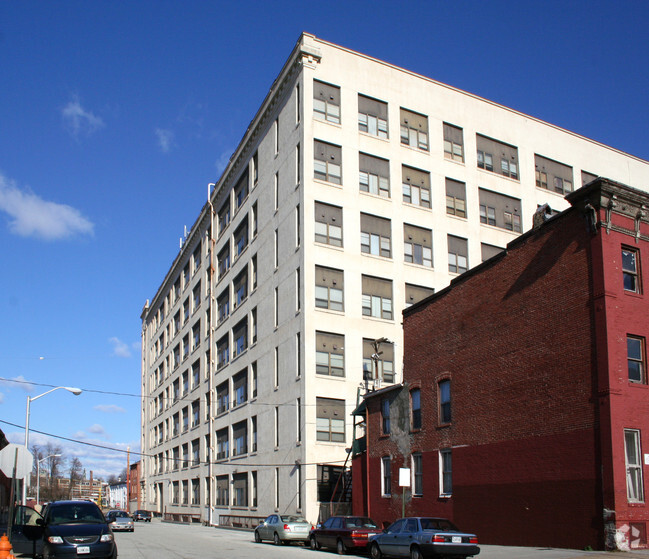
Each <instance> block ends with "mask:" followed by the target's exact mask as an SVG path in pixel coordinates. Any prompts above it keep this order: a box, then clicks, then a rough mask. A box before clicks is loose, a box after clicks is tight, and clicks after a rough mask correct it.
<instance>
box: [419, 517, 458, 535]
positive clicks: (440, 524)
mask: <svg viewBox="0 0 649 559" xmlns="http://www.w3.org/2000/svg"><path fill="white" fill-rule="evenodd" d="M421 529H422V530H444V531H454V532H457V528H456V527H455V526H454V525H453V523H452V522H451V521H450V520H446V519H445V518H422V519H421Z"/></svg>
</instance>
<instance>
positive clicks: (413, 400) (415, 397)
mask: <svg viewBox="0 0 649 559" xmlns="http://www.w3.org/2000/svg"><path fill="white" fill-rule="evenodd" d="M410 420H411V427H412V430H413V431H416V430H417V429H421V390H420V389H419V388H413V389H412V390H411V391H410Z"/></svg>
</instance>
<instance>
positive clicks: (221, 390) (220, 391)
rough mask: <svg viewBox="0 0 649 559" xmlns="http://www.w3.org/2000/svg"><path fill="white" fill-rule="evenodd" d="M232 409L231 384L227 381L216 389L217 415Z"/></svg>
mask: <svg viewBox="0 0 649 559" xmlns="http://www.w3.org/2000/svg"><path fill="white" fill-rule="evenodd" d="M229 409H230V384H229V383H228V381H227V380H226V381H225V382H222V383H221V384H219V385H218V386H217V387H216V413H217V414H221V413H224V412H226V411H228V410H229Z"/></svg>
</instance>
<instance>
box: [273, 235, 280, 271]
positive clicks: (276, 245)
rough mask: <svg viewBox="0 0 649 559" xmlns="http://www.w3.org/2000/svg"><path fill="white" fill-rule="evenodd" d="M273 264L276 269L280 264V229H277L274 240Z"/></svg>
mask: <svg viewBox="0 0 649 559" xmlns="http://www.w3.org/2000/svg"><path fill="white" fill-rule="evenodd" d="M273 266H274V267H275V269H276V270H277V267H278V266H279V229H275V236H274V240H273Z"/></svg>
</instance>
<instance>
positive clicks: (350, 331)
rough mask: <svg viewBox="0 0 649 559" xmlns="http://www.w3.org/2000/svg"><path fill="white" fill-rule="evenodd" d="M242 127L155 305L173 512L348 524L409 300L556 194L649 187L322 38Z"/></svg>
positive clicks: (564, 143) (632, 163)
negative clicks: (364, 447) (366, 424)
mask: <svg viewBox="0 0 649 559" xmlns="http://www.w3.org/2000/svg"><path fill="white" fill-rule="evenodd" d="M242 132H243V136H242V139H241V142H240V144H239V145H238V146H237V148H236V150H235V151H234V153H233V154H232V156H231V158H230V160H229V163H228V165H227V167H226V168H225V170H224V172H223V174H222V175H221V177H220V178H219V179H218V181H217V182H216V184H215V185H214V184H212V185H209V187H208V185H190V187H191V188H200V189H201V190H205V191H207V190H208V188H209V194H208V195H207V192H206V203H205V204H204V205H203V207H202V208H197V213H198V215H197V219H196V221H195V223H194V224H193V226H192V227H191V228H190V230H189V232H188V233H187V234H186V235H183V236H182V238H181V248H180V250H179V251H178V254H177V255H176V256H175V258H174V260H173V262H171V263H170V266H169V268H168V271H167V272H166V273H165V275H164V276H163V277H161V278H160V287H159V288H158V289H157V291H156V293H155V294H153V297H152V298H151V300H150V301H147V302H146V304H145V305H144V307H143V310H142V313H141V319H142V379H141V381H142V385H141V386H142V408H141V411H142V444H141V449H142V452H143V458H142V470H141V476H142V480H143V486H144V491H143V494H142V508H146V509H149V510H151V511H155V512H159V513H161V514H164V515H166V516H167V517H168V518H170V519H181V518H192V519H193V520H203V521H206V522H211V523H219V524H228V523H231V522H233V521H234V519H236V521H237V522H242V518H246V517H247V520H246V522H248V523H254V522H256V519H257V517H259V516H266V515H268V514H270V513H271V512H274V511H281V512H288V513H300V514H302V515H304V516H306V517H307V518H308V519H309V520H311V521H312V522H315V521H317V520H318V518H323V517H326V516H328V515H329V514H330V513H331V510H332V506H333V505H331V503H332V502H333V503H338V501H339V500H340V499H343V500H344V499H345V495H347V494H348V488H349V484H348V482H349V476H342V475H341V474H343V472H344V470H345V469H348V463H347V466H345V464H346V459H347V457H348V452H347V449H348V448H349V447H350V446H351V444H352V439H353V435H352V430H353V426H352V419H351V415H350V412H351V411H352V410H353V409H354V408H355V407H356V404H357V396H358V390H359V385H361V384H363V383H364V382H365V381H367V382H369V383H371V384H372V385H373V386H376V387H379V386H389V385H391V384H393V383H395V382H396V383H400V382H402V380H403V374H402V366H401V365H402V362H403V354H404V353H403V349H404V342H403V334H402V327H401V312H402V311H403V309H405V308H406V307H408V306H409V305H411V304H413V303H416V302H417V301H419V300H421V299H422V298H424V297H426V296H427V295H430V294H431V293H433V292H434V291H435V290H439V289H442V288H444V287H446V286H447V285H448V283H449V282H450V280H451V279H453V278H454V277H456V276H457V275H459V274H460V273H462V272H464V271H466V270H467V269H470V268H473V267H475V266H476V265H478V264H480V262H482V261H483V260H486V259H488V258H490V257H491V256H493V255H494V254H496V253H498V252H499V251H501V250H502V249H503V248H504V247H505V246H506V245H507V244H508V243H510V242H511V241H512V240H514V239H515V238H516V237H517V236H518V235H520V234H521V233H522V232H524V231H527V230H529V229H530V228H531V226H532V222H531V216H532V214H533V213H534V211H535V210H536V208H537V206H539V205H542V204H545V203H548V204H549V205H550V206H551V207H552V208H553V209H556V210H562V209H564V208H566V207H567V203H566V201H565V200H564V195H565V194H566V193H569V192H571V191H572V190H573V189H575V188H578V187H580V186H581V185H582V184H583V183H586V182H589V181H591V180H592V179H594V178H595V177H597V176H599V175H604V176H608V177H611V178H612V179H615V180H619V181H623V182H626V183H629V184H636V185H639V186H640V187H641V188H644V187H646V186H647V185H648V184H649V164H648V163H647V162H646V161H643V160H641V159H638V158H637V157H633V156H630V155H628V154H625V153H622V152H620V151H619V150H616V149H614V148H610V147H607V146H605V145H602V144H600V143H598V142H595V141H593V140H589V139H587V138H584V137H582V136H579V135H577V134H574V133H572V132H569V131H567V130H563V129H561V128H559V127H557V126H555V125H553V124H548V123H546V122H542V121H540V120H538V119H536V118H533V117H531V116H528V115H524V114H521V113H520V112H517V111H515V110H512V109H509V108H506V107H503V106H501V105H498V104H496V103H494V102H492V101H488V100H486V99H481V98H479V97H477V96H475V95H472V94H469V93H466V92H463V91H460V90H458V89H456V88H453V87H450V86H448V85H444V84H441V83H439V82H436V81H434V80H432V79H430V78H426V77H423V76H420V75H417V74H414V73H413V72H410V71H408V70H404V69H402V68H397V67H395V66H393V65H391V64H388V63H386V62H383V61H380V60H376V59H373V58H371V57H369V56H366V55H363V54H359V53H357V52H353V51H350V50H348V49H346V48H343V47H340V46H338V45H334V44H331V43H328V42H326V41H323V40H321V39H318V38H317V37H314V36H313V35H310V34H307V33H304V34H302V35H301V36H300V38H299V40H298V42H297V44H296V45H295V48H294V49H293V51H292V52H291V53H290V54H289V57H288V59H287V61H286V63H285V65H284V66H283V68H282V69H281V70H280V72H279V74H278V76H277V78H276V79H275V81H274V82H273V84H272V86H271V88H270V91H269V92H268V94H267V96H266V98H265V99H264V100H263V102H262V104H261V106H260V107H259V109H258V111H257V113H256V114H255V115H254V116H253V117H252V120H251V121H250V125H249V127H248V128H247V129H246V130H245V131H242ZM184 188H185V186H183V185H178V193H177V195H178V196H179V197H180V196H183V195H184V192H183V189H184ZM164 219H165V220H166V221H167V222H169V220H171V221H173V216H172V215H170V214H168V215H165V216H164ZM181 226H182V224H181V223H178V229H179V231H182V228H181ZM376 340H382V342H381V344H380V348H379V350H378V351H376V349H375V347H374V342H375V341H376ZM375 354H376V355H379V359H378V361H377V362H376V367H374V365H373V363H374V361H373V357H372V356H373V355H375ZM353 485H354V486H355V485H356V480H354V481H353ZM348 505H349V503H344V504H343V506H348ZM336 506H338V505H336ZM339 510H340V509H339Z"/></svg>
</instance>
